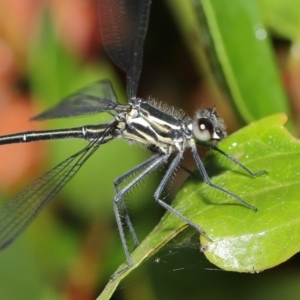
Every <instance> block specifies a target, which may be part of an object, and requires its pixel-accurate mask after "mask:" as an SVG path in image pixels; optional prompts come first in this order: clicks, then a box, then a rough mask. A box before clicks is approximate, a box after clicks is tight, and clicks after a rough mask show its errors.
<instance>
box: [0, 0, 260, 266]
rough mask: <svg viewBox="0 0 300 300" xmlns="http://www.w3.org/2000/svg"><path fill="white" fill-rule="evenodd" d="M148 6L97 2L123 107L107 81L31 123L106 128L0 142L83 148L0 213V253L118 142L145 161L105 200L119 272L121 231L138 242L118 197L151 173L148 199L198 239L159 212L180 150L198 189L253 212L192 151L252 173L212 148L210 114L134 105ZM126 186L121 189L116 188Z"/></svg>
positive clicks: (214, 128)
mask: <svg viewBox="0 0 300 300" xmlns="http://www.w3.org/2000/svg"><path fill="white" fill-rule="evenodd" d="M150 3H151V1H150V0H99V16H100V24H101V25H100V30H101V36H102V41H103V44H104V46H105V49H106V51H107V53H108V54H109V56H110V57H111V59H112V60H113V61H114V63H115V64H116V65H117V66H118V67H119V68H121V69H122V70H123V71H125V73H126V78H127V96H128V104H127V105H122V104H120V103H119V102H118V101H117V98H116V96H115V93H114V91H113V88H112V87H111V85H110V83H109V81H106V80H104V81H99V82H96V83H94V84H92V85H91V86H88V87H87V88H84V89H82V90H80V91H79V92H77V93H75V94H73V95H71V96H70V97H68V98H66V99H64V100H63V101H62V102H60V103H59V104H58V105H57V106H55V107H53V108H52V109H49V110H47V111H45V112H43V113H41V114H39V115H38V116H36V117H34V118H33V119H34V120H46V119H53V118H63V117H72V116H77V115H88V114H96V113H101V112H108V113H110V114H111V115H112V119H113V120H112V121H111V122H110V123H107V124H100V125H86V126H83V127H77V128H68V129H59V130H48V131H32V132H21V133H17V134H12V135H6V136H1V137H0V145H6V144H12V143H26V142H33V141H41V140H49V139H51V140H53V139H66V138H78V139H85V140H87V141H88V144H87V146H86V147H85V148H83V149H82V150H81V151H79V152H77V153H75V154H74V155H72V156H71V157H69V158H67V159H66V160H65V161H63V162H62V163H60V164H59V165H57V166H56V167H55V168H53V169H52V170H51V171H49V172H48V173H46V174H44V175H43V176H41V177H40V178H38V179H37V180H36V181H34V182H33V183H32V184H30V185H29V186H28V187H27V188H25V189H24V190H23V191H21V192H20V193H19V194H18V195H17V196H15V198H14V199H12V201H10V202H9V203H8V204H6V205H5V206H4V207H3V208H2V209H1V210H0V249H3V248H5V247H6V246H8V245H9V244H10V243H11V242H12V241H13V240H14V239H15V238H16V237H17V236H18V235H19V234H21V233H22V232H23V231H24V230H25V229H26V227H27V226H28V225H29V224H30V223H31V221H32V220H33V219H34V218H35V217H36V216H37V214H38V213H39V212H40V210H41V209H42V208H43V207H44V206H45V205H46V204H47V203H48V202H49V201H50V200H51V199H52V198H53V197H54V196H55V195H56V194H57V193H58V192H59V191H60V189H62V188H63V186H64V185H65V184H66V183H67V182H68V181H69V180H70V179H71V178H72V177H73V176H74V175H75V174H76V173H77V172H78V170H79V169H80V168H81V167H82V165H83V164H84V163H85V162H86V160H87V159H89V158H90V156H92V155H93V153H94V152H95V151H97V150H98V148H99V147H100V146H102V145H103V144H105V143H107V142H109V141H111V140H114V139H118V138H123V139H126V140H128V141H130V142H135V143H138V144H142V145H144V146H145V147H146V148H147V149H148V150H149V151H151V152H152V153H153V155H152V156H151V157H150V158H149V159H148V160H146V161H145V162H143V163H142V164H140V165H138V166H137V167H135V168H133V169H132V170H130V171H128V172H127V173H125V174H124V175H122V176H121V177H119V178H117V179H116V180H115V181H114V188H115V192H116V195H115V197H114V199H113V208H114V214H115V217H116V222H117V225H118V229H119V232H120V238H121V241H122V245H123V248H124V251H125V255H126V259H127V268H129V267H130V266H131V265H132V261H131V256H130V251H129V249H128V246H127V242H126V238H125V234H124V226H123V225H124V224H123V221H122V218H124V220H125V225H126V226H127V227H128V229H129V232H130V234H131V236H132V238H133V240H134V243H135V245H138V243H139V241H138V238H137V236H136V233H135V230H134V228H133V225H132V222H131V220H130V218H129V215H128V212H127V209H126V206H125V203H124V200H123V199H124V195H125V194H126V193H128V191H129V190H131V189H132V188H133V187H134V186H135V185H136V184H137V183H138V182H140V181H141V180H142V179H143V178H144V177H145V176H147V175H148V174H149V173H151V172H153V171H154V170H156V169H158V168H159V167H161V166H162V165H165V164H167V163H168V167H167V169H166V172H165V174H164V176H163V178H162V180H161V181H160V183H159V185H158V187H157V189H156V191H155V193H154V199H155V201H157V202H158V203H159V204H160V205H161V206H163V207H164V208H165V209H166V210H168V211H170V212H171V213H173V214H175V215H176V216H177V217H179V218H181V219H182V220H184V221H185V222H186V223H188V224H189V225H190V226H192V227H194V228H195V229H196V230H197V231H198V232H200V233H202V234H205V231H204V230H203V228H202V227H200V226H199V225H198V224H196V223H194V222H193V221H192V220H190V219H189V218H187V217H186V216H184V215H183V214H182V213H181V212H179V211H177V210H176V209H174V208H173V207H172V206H170V205H169V204H167V203H166V202H165V201H164V200H163V199H162V197H161V195H162V192H163V190H164V188H165V186H166V184H167V182H168V181H169V179H170V177H171V176H172V174H173V173H174V171H175V169H176V168H177V167H178V166H181V165H180V162H181V160H182V158H183V154H184V152H185V150H186V149H190V150H191V152H192V155H193V157H194V160H195V162H196V165H197V167H198V170H199V172H200V175H201V176H202V178H203V180H204V182H205V183H206V184H208V185H210V186H211V187H212V188H214V189H217V190H219V191H221V192H224V193H225V194H227V195H229V196H230V197H232V198H235V199H236V200H237V201H239V202H240V203H242V204H243V205H245V206H247V207H249V208H251V209H254V210H256V208H255V207H254V206H252V205H251V204H248V203H247V202H245V201H244V200H243V199H242V198H240V197H239V196H237V195H235V194H234V193H232V192H230V191H228V190H226V189H225V188H223V187H220V186H218V185H215V184H213V183H212V182H211V181H210V178H209V176H208V174H207V172H206V170H205V168H204V166H203V163H202V161H201V159H200V157H199V155H198V153H197V145H202V146H204V147H208V148H210V149H213V150H215V151H218V152H219V153H220V154H222V155H224V156H226V157H227V158H228V159H230V160H231V161H233V162H234V163H235V164H238V165H239V166H240V167H241V168H243V169H244V170H245V171H246V172H248V173H249V174H250V175H251V176H256V175H258V174H261V173H262V172H257V173H254V172H252V171H251V170H249V169H248V168H247V167H246V166H244V165H242V164H241V163H240V162H238V161H237V160H236V159H235V158H233V157H231V156H229V155H228V154H226V153H224V152H223V151H222V150H220V149H219V148H218V147H217V144H218V142H219V141H221V140H222V139H223V138H225V136H226V133H225V127H224V123H223V121H222V119H221V118H220V117H219V116H218V115H217V113H216V110H215V108H209V109H202V110H200V111H198V112H197V113H196V115H195V117H194V118H189V117H183V116H182V113H181V112H176V111H174V110H172V113H170V111H171V110H166V109H164V106H162V105H158V104H156V103H155V102H153V101H146V100H144V99H142V98H138V97H136V93H137V88H138V83H139V79H140V74H141V67H142V60H143V43H144V39H145V36H146V32H147V26H148V18H149V12H150ZM125 182H129V183H127V184H126V185H125V186H124V187H122V188H121V184H122V183H125Z"/></svg>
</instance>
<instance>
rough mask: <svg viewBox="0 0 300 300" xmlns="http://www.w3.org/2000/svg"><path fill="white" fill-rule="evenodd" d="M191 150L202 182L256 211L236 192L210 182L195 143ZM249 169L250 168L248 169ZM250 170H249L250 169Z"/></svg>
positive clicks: (255, 209)
mask: <svg viewBox="0 0 300 300" xmlns="http://www.w3.org/2000/svg"><path fill="white" fill-rule="evenodd" d="M191 150H192V154H193V156H194V159H195V161H196V164H197V167H198V170H199V172H200V174H201V176H202V178H203V180H204V182H205V183H206V184H208V185H209V186H211V187H213V188H215V189H217V190H219V191H222V192H223V193H225V194H227V195H229V196H231V197H233V198H235V199H236V200H238V201H239V202H241V203H242V204H243V205H245V206H247V207H249V208H251V209H253V210H254V211H257V208H256V207H255V206H253V205H251V204H249V203H248V202H246V201H245V200H243V199H242V198H241V197H239V196H238V195H236V194H234V193H232V192H230V191H228V190H226V189H224V188H222V187H220V186H218V185H216V184H214V183H212V182H211V181H210V178H209V176H208V174H207V172H206V170H205V167H204V165H203V163H202V161H201V159H200V157H199V154H198V152H197V148H196V146H195V145H191ZM249 171H250V170H249ZM250 172H251V171H250ZM250 174H251V173H250Z"/></svg>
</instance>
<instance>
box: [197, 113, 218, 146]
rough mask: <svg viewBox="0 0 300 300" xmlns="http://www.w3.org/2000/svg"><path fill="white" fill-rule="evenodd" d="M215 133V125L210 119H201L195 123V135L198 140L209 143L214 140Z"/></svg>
mask: <svg viewBox="0 0 300 300" xmlns="http://www.w3.org/2000/svg"><path fill="white" fill-rule="evenodd" d="M213 133H214V128H213V125H212V123H211V122H210V121H209V120H208V119H206V118H200V119H197V120H195V121H194V122H193V134H194V136H195V138H196V139H197V140H199V141H202V142H207V141H209V140H211V139H212V136H213Z"/></svg>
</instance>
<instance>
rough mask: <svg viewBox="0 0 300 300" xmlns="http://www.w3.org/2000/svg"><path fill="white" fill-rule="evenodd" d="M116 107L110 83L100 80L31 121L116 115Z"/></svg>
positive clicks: (115, 98) (116, 103)
mask: <svg viewBox="0 0 300 300" xmlns="http://www.w3.org/2000/svg"><path fill="white" fill-rule="evenodd" d="M116 107H118V102H117V97H116V95H115V92H114V90H113V88H112V86H111V84H110V82H109V81H108V80H102V81H97V82H95V83H93V84H91V85H89V86H87V87H85V88H83V89H81V90H79V91H78V92H76V93H74V94H72V95H70V96H69V97H67V98H65V99H63V100H62V101H61V102H60V103H58V104H57V105H56V106H54V107H53V108H50V109H48V110H46V111H44V112H42V113H41V114H39V115H37V116H35V117H33V118H32V119H31V120H35V121H41V120H47V119H55V118H66V117H74V116H80V115H89V114H97V113H100V112H104V111H106V112H108V113H111V114H113V115H116V114H117V113H116V112H115V111H114V109H115V108H116Z"/></svg>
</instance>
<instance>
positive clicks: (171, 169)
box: [154, 152, 210, 239]
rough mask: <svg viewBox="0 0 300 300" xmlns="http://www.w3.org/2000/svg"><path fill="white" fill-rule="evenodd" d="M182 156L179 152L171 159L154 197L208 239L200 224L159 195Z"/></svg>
mask: <svg viewBox="0 0 300 300" xmlns="http://www.w3.org/2000/svg"><path fill="white" fill-rule="evenodd" d="M182 156H183V153H182V152H180V153H178V154H177V155H176V156H175V158H174V159H173V161H172V163H171V164H170V166H169V168H168V170H167V172H166V174H165V175H164V177H163V179H162V180H161V182H160V184H159V186H158V188H157V189H156V191H155V193H154V199H155V201H157V202H158V203H159V204H160V205H161V206H162V207H164V208H165V209H166V210H168V211H170V212H171V213H173V214H174V215H176V216H177V217H179V218H180V219H182V220H183V221H185V222H186V223H187V224H189V225H190V226H192V227H194V228H195V229H196V230H197V231H199V232H200V233H202V234H204V235H205V236H206V237H207V238H208V239H210V238H209V236H208V235H207V234H206V232H205V231H204V229H203V228H201V227H200V226H198V225H197V224H196V223H194V222H193V221H191V220H190V219H189V218H187V217H185V216H184V215H183V214H181V213H180V212H179V211H177V210H176V209H174V208H173V207H172V206H170V205H169V204H167V203H166V202H164V201H163V200H161V199H160V196H161V194H162V192H163V189H164V187H165V185H166V184H167V182H168V180H169V179H170V177H171V176H172V174H173V173H174V171H175V170H176V168H177V167H178V166H179V164H180V160H181V159H182Z"/></svg>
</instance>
